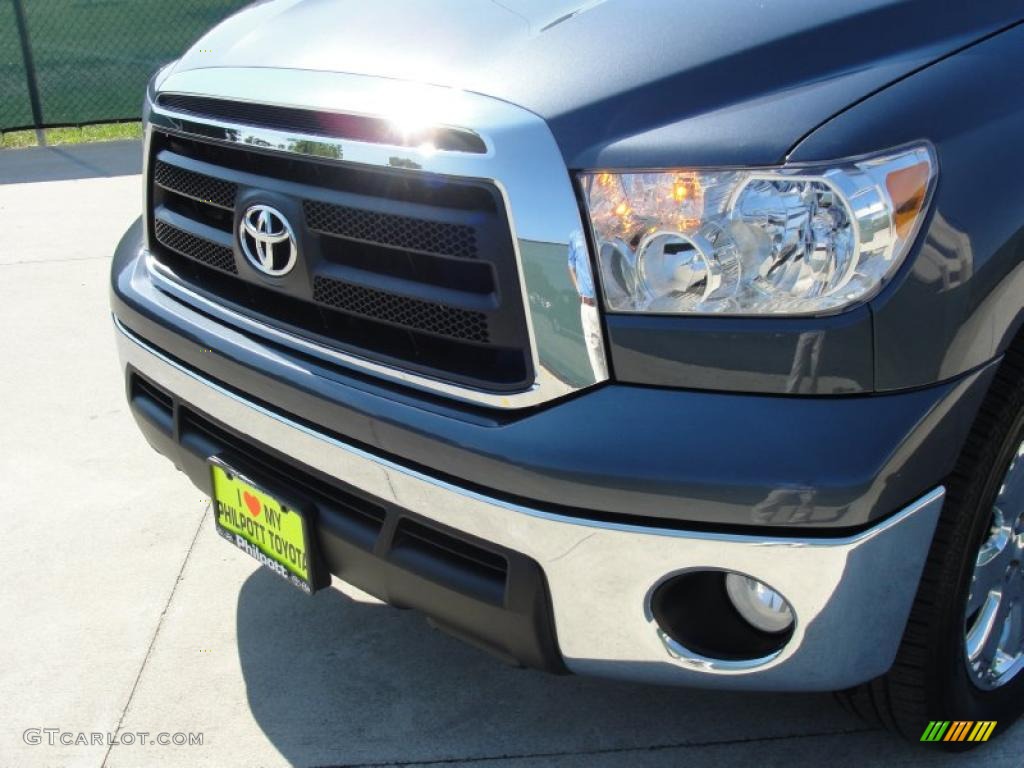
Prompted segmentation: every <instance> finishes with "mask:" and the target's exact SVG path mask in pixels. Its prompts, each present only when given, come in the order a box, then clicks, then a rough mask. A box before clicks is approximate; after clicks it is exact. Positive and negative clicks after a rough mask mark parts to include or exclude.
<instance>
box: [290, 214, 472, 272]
mask: <svg viewBox="0 0 1024 768" xmlns="http://www.w3.org/2000/svg"><path fill="white" fill-rule="evenodd" d="M303 208H304V209H305V213H306V225H307V226H308V227H309V228H310V229H312V230H313V231H314V232H320V233H322V234H325V235H334V236H335V237H345V238H350V239H353V240H363V241H365V242H369V243H376V244H378V245H388V246H392V247H395V248H404V249H407V250H413V251H424V252H426V253H437V254H442V255H445V256H456V257H459V258H463V259H473V258H476V255H477V253H476V231H475V230H474V229H473V228H472V227H467V226H465V225H463V224H446V223H444V222H438V221H424V220H423V219H410V218H408V217H407V216H394V215H391V214H385V213H374V212H372V211H361V210H359V209H358V208H348V207H346V206H343V205H328V204H327V203H319V202H316V201H313V200H307V201H305V203H303Z"/></svg>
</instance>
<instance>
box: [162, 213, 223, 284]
mask: <svg viewBox="0 0 1024 768" xmlns="http://www.w3.org/2000/svg"><path fill="white" fill-rule="evenodd" d="M153 233H154V235H155V236H156V241H157V242H158V243H160V245H162V246H164V247H165V248H169V249H170V250H172V251H174V252H175V253H178V254H180V255H182V256H187V257H188V258H190V259H194V260H195V261H197V262H199V263H200V264H205V265H206V266H208V267H213V268H214V269H219V270H220V271H222V272H229V273H231V274H232V275H235V274H238V267H237V266H235V252H234V251H233V250H231V248H228V247H226V246H223V245H217V244H216V243H212V242H210V241H209V240H205V239H203V238H202V237H196V236H195V235H192V234H189V233H188V232H186V231H185V230H183V229H178V228H177V227H174V226H171V225H170V224H167V223H166V222H163V221H157V222H156V223H155V225H154V227H153Z"/></svg>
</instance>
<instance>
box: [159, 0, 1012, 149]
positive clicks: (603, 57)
mask: <svg viewBox="0 0 1024 768" xmlns="http://www.w3.org/2000/svg"><path fill="white" fill-rule="evenodd" d="M1021 7H1022V3H1020V2H1014V1H1011V0H987V2H984V3H946V2H942V3H937V2H934V1H933V0H901V1H896V0H837V1H836V2H830V3H823V2H821V0H500V2H499V0H372V1H371V2H365V1H364V0H269V1H268V2H263V3H257V4H255V5H253V6H250V7H249V8H247V9H246V10H244V11H242V12H240V13H238V14H236V15H235V16H233V17H231V18H229V19H228V20H226V21H225V22H223V23H222V24H221V25H220V26H219V27H217V28H216V29H214V30H212V31H211V32H210V33H209V34H208V35H206V36H205V37H204V38H202V39H201V40H200V41H199V42H198V43H197V44H196V45H195V47H194V48H193V49H192V50H191V51H189V52H188V54H186V55H185V56H184V57H183V59H182V60H181V62H180V63H179V65H178V70H179V71H180V70H183V69H196V68H203V67H222V66H248V67H251V66H264V67H280V68H289V69H312V70H326V71H334V72H351V73H359V74H370V75H379V76H382V77H388V78H397V79H402V80H413V81H421V82H429V83H433V84H437V85H443V86H450V87H453V88H459V89H463V90H469V91H475V92H478V93H483V94H487V95H490V96H494V97H496V98H499V99H504V100H506V101H510V102H513V103H516V104H519V105H521V106H524V107H526V108H528V109H530V110H532V111H534V112H536V113H537V114H539V115H541V116H542V117H544V118H545V119H547V120H548V122H549V123H550V125H551V127H552V130H553V131H554V133H555V137H556V139H557V141H558V143H559V145H560V147H561V148H562V152H563V154H564V156H565V158H566V162H567V163H568V165H569V166H570V167H629V166H631V167H642V166H647V167H656V166H666V165H678V164H680V163H685V164H693V165H707V164H714V163H725V164H738V163H754V164H769V163H776V162H779V161H780V160H781V159H783V158H784V157H785V155H786V153H787V152H788V151H789V150H790V149H791V148H792V147H793V146H794V144H796V143H797V142H798V141H799V140H800V139H801V138H802V137H803V136H805V135H806V134H807V133H808V132H809V131H811V130H813V129H814V128H815V127H817V126H818V125H820V124H821V123H822V122H824V121H825V120H827V119H828V118H829V117H831V116H833V115H834V114H836V113H837V112H839V111H841V110H842V109H844V108H845V107H847V106H848V105H850V104H851V103H853V102H855V101H857V100H858V99H860V98H863V97H864V96H866V95H868V94H870V93H872V92H874V91H876V90H878V89H879V88H881V87H884V86H885V85H887V84H889V83H891V82H893V81H895V80H897V79H899V78H901V77H904V76H906V75H907V74H908V73H910V72H913V71H914V70H916V69H918V68H920V67H923V66H926V65H927V64H929V63H931V62H933V61H935V60H936V59H938V58H941V57H942V56H944V55H947V54H948V53H950V52H952V51H954V50H956V49H958V48H960V47H963V46H965V45H968V44H970V43H971V42H973V41H975V40H977V39H979V38H980V37H983V36H985V35H987V34H991V33H992V32H994V31H997V30H999V29H1001V28H1003V27H1005V26H1007V25H1009V24H1011V23H1013V22H1015V21H1017V20H1018V18H1019V17H1020V16H1022V15H1024V12H1022V10H1021Z"/></svg>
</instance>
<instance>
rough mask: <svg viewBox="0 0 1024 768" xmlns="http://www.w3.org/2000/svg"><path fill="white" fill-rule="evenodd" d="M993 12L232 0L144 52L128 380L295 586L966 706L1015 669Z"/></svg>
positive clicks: (1016, 614) (548, 637)
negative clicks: (184, 35)
mask: <svg viewBox="0 0 1024 768" xmlns="http://www.w3.org/2000/svg"><path fill="white" fill-rule="evenodd" d="M1022 20H1024V3H1021V2H1019V1H1015V2H1007V1H1006V0H989V2H985V3H952V2H950V3H946V2H929V1H926V0H903V1H897V0H837V1H836V2H831V3H821V2H818V1H817V0H733V1H732V2H725V3H723V2H719V1H718V0H690V1H689V2H685V3H682V2H678V0H642V2H641V0H606V1H604V2H600V1H594V0H504V1H503V2H497V0H494V1H493V2H484V0H431V2H429V3H427V2H422V0H377V2H374V3H356V2H342V1H341V0H333V1H332V0H271V1H270V2H262V3H256V4H253V5H252V6H250V7H248V8H246V9H244V10H243V11H241V12H239V13H237V14H236V15H234V16H232V17H230V18H228V19H227V20H225V21H224V22H223V23H221V24H220V25H219V26H217V27H216V28H215V29H213V30H212V31H210V32H209V33H208V34H207V35H206V36H204V37H203V38H202V39H201V40H199V41H198V42H197V43H196V44H195V46H194V47H193V48H192V49H191V50H189V51H188V52H187V53H185V54H184V55H183V56H182V58H180V59H179V60H178V61H176V62H173V63H171V64H169V65H168V66H166V67H165V68H163V69H161V70H160V71H159V72H158V73H157V74H156V75H155V76H154V78H153V79H152V81H151V83H150V85H149V87H148V89H147V93H146V95H145V103H144V113H143V121H144V126H145V150H144V151H145V163H144V169H145V170H144V174H145V185H144V188H145V192H144V208H143V211H144V212H143V215H142V217H141V218H140V220H139V221H138V222H137V223H136V224H135V225H134V226H132V227H131V229H130V230H129V231H128V232H127V234H126V235H125V236H124V238H123V240H122V241H121V243H120V245H119V246H118V247H117V250H116V254H115V256H114V258H113V266H112V275H111V287H112V291H111V304H112V312H113V321H114V326H115V330H116V333H115V335H116V339H117V346H118V350H119V353H120V359H121V363H122V366H123V370H124V377H125V382H126V392H127V397H128V400H129V402H130V406H131V410H132V413H133V415H134V417H135V419H136V421H137V422H138V426H139V428H140V429H141V431H142V433H143V434H144V435H145V437H146V439H147V440H148V442H149V443H150V445H151V446H152V447H153V448H154V449H155V450H157V451H159V452H160V453H161V454H163V455H165V456H166V457H168V458H169V459H170V460H171V461H172V462H173V463H174V464H175V465H176V466H177V467H178V468H179V469H180V470H181V471H183V472H184V473H186V474H187V475H188V477H189V478H190V479H191V480H192V481H193V482H194V483H195V484H196V485H197V486H198V487H199V488H201V489H202V490H203V491H204V492H205V493H207V494H208V495H209V497H210V498H211V500H212V517H213V522H212V524H211V535H212V530H213V529H215V530H216V531H217V532H218V533H219V534H220V535H221V536H222V537H224V538H225V539H226V541H227V542H230V543H231V544H233V545H235V546H237V547H239V548H240V549H241V550H243V551H245V552H247V553H249V554H250V555H252V556H253V557H255V558H256V559H258V560H259V561H260V562H261V563H263V564H264V565H265V566H267V567H268V568H270V569H271V570H272V571H274V572H275V573H277V574H279V575H280V576H281V577H282V579H283V580H284V581H285V582H287V583H290V584H292V585H294V586H295V587H297V588H298V590H301V591H302V592H305V593H307V594H313V593H315V592H317V591H318V590H321V589H324V588H326V587H328V586H329V585H330V584H331V582H332V578H337V579H339V580H341V581H344V582H347V583H349V584H352V585H355V586H356V587H358V588H360V589H362V590H364V591H366V592H368V593H370V594H372V595H375V596H377V597H379V598H380V599H382V600H383V601H385V602H387V603H389V604H391V605H393V606H396V607H399V608H410V609H415V610H417V611H420V612H422V613H423V614H424V615H426V616H427V617H428V618H429V619H430V621H431V622H432V623H433V624H434V625H435V626H436V627H438V628H440V629H443V630H445V631H447V632H450V633H452V634H454V635H456V636H458V637H459V638H462V639H464V640H466V641H467V642H470V643H472V644H475V645H476V646H478V647H480V648H482V649H486V650H487V651H490V652H492V653H493V654H495V655H497V656H498V657H500V658H502V659H504V660H506V661H508V662H510V663H513V664H516V665H520V666H524V667H529V668H535V669H540V670H547V671H550V672H555V673H565V672H571V673H578V674H585V675H598V676H606V677H611V678H625V679H629V680H634V681H646V682H650V683H659V684H660V683H668V684H680V685H685V686H701V687H708V688H719V689H735V690H772V691H836V692H838V695H839V698H840V699H841V701H843V702H844V703H845V704H846V705H847V706H848V707H849V708H851V709H852V710H854V711H855V712H857V713H858V714H860V715H862V716H863V717H865V718H868V719H869V720H871V721H872V722H877V723H881V724H883V725H885V726H887V727H889V728H890V729H892V730H894V731H896V732H897V733H899V734H901V735H903V736H904V737H907V738H909V739H912V740H915V741H919V740H924V741H929V742H938V743H939V746H945V747H946V748H948V749H953V750H960V749H966V748H970V747H972V746H974V745H975V744H977V743H980V742H982V741H985V740H987V739H988V738H989V737H991V736H993V735H997V734H998V733H1000V732H1002V731H1004V730H1006V729H1007V728H1009V727H1010V726H1011V725H1012V724H1013V722H1014V720H1015V719H1016V718H1018V717H1019V715H1020V714H1021V712H1022V710H1024V673H1022V669H1024V567H1022V561H1024V263H1022V262H1024V229H1022V226H1024V150H1022V141H1021V137H1022V136H1024V26H1022V25H1021V22H1022ZM366 652H367V653H372V649H369V648H368V649H366ZM943 723H944V724H945V728H943V725H942V724H943ZM951 723H952V724H953V725H952V726H950V724H951ZM965 723H966V724H968V725H969V726H970V727H967V726H965V725H964V724H965Z"/></svg>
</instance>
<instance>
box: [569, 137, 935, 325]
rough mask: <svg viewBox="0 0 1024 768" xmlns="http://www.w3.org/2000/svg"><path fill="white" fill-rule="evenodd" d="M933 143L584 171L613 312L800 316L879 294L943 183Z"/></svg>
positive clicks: (607, 300) (607, 298) (607, 297)
mask: <svg viewBox="0 0 1024 768" xmlns="http://www.w3.org/2000/svg"><path fill="white" fill-rule="evenodd" d="M935 174H936V163H935V159H934V156H933V154H932V151H931V149H930V148H929V147H927V146H916V147H912V148H908V149H902V150H899V151H897V152H895V153H890V154H886V155H884V156H876V157H870V158H865V159H859V160H852V161H849V162H841V163H833V164H823V165H817V166H801V167H796V166H786V167H782V168H774V169H757V170H678V171H661V172H652V173H609V172H601V173H585V174H582V176H581V183H582V185H583V192H584V197H585V200H586V204H587V208H588V211H589V213H590V221H591V225H592V228H593V233H594V238H595V240H596V245H597V248H598V262H599V266H600V272H601V279H602V286H603V288H604V299H605V304H606V306H607V308H608V310H610V311H613V312H652V313H666V314H695V315H704V314H717V315H779V314H787V315H797V314H823V313H831V312H836V311H839V310H840V309H842V308H844V307H848V306H850V305H852V304H856V303H860V302H863V301H866V300H868V299H870V298H871V297H872V296H874V295H875V294H876V293H877V292H878V291H879V290H880V289H881V287H882V286H883V285H884V284H885V282H886V281H887V280H888V279H889V278H890V277H891V276H892V275H893V273H894V272H895V271H896V269H897V268H898V267H899V265H900V263H901V262H902V260H903V258H904V257H905V256H906V254H907V251H908V250H909V249H910V246H911V244H912V243H913V241H914V238H915V237H916V235H917V232H918V229H919V228H920V225H921V221H922V219H923V218H924V214H925V212H926V211H927V209H928V204H929V202H930V198H931V193H932V190H933V189H934V186H935Z"/></svg>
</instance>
